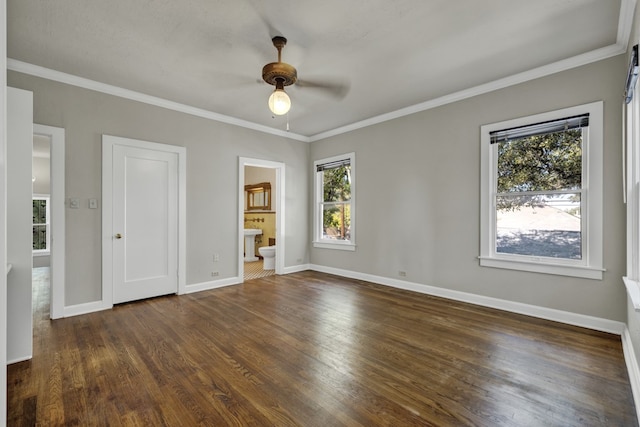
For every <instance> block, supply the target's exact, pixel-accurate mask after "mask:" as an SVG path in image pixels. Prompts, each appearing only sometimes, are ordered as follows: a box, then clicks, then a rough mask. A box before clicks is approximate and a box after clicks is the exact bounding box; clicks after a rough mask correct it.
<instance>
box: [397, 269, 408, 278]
mask: <svg viewBox="0 0 640 427" xmlns="http://www.w3.org/2000/svg"><path fill="white" fill-rule="evenodd" d="M398 276H400V277H407V272H406V271H402V270H400V271H398Z"/></svg>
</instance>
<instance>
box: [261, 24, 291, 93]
mask: <svg viewBox="0 0 640 427" xmlns="http://www.w3.org/2000/svg"><path fill="white" fill-rule="evenodd" d="M271 41H272V42H273V45H274V46H275V47H276V49H278V62H271V63H270V64H267V65H265V66H264V67H262V79H263V80H264V81H265V82H267V83H269V84H270V85H273V86H279V85H282V86H290V85H292V84H294V83H295V82H296V80H297V79H298V72H297V71H296V69H295V67H294V66H293V65H289V64H287V63H286V62H282V61H281V60H280V55H281V54H282V48H283V47H284V46H285V45H286V44H287V39H286V38H284V37H282V36H276V37H274V38H273V39H272V40H271ZM282 86H281V87H282Z"/></svg>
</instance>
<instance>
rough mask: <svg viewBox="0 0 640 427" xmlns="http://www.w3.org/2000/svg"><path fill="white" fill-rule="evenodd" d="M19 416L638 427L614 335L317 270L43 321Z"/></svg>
mask: <svg viewBox="0 0 640 427" xmlns="http://www.w3.org/2000/svg"><path fill="white" fill-rule="evenodd" d="M34 296H35V301H36V312H35V323H34V324H35V331H34V340H35V341H34V357H33V360H31V361H27V362H21V363H17V364H14V365H11V366H9V372H8V413H9V420H8V425H10V426H21V425H41V426H56V425H80V426H107V425H108V426H120V425H122V426H129V425H131V426H156V425H158V426H162V425H167V426H198V425H202V426H274V425H275V426H323V427H327V426H340V425H345V426H379V425H384V426H430V425H434V426H565V427H566V426H635V425H637V417H636V413H635V409H634V405H633V399H632V395H631V388H630V385H629V379H628V376H627V372H626V368H625V363H624V360H623V355H622V345H621V341H620V337H618V336H614V335H610V334H606V333H600V332H594V331H591V330H587V329H581V328H577V327H572V326H567V325H563V324H559V323H554V322H549V321H544V320H540V319H535V318H530V317H526V316H521V315H516V314H511V313H506V312H501V311H497V310H493V309H487V308H482V307H477V306H473V305H469V304H464V303H459V302H454V301H449V300H445V299H440V298H434V297H429V296H426V295H421V294H417V293H412V292H407V291H401V290H397V289H391V288H387V287H384V286H379V285H374V284H371V283H366V282H361V281H357V280H350V279H344V278H340V277H337V276H331V275H326V274H321V273H315V272H303V273H296V274H291V275H287V276H271V277H267V278H263V279H256V280H253V281H249V282H246V283H245V284H244V285H238V286H230V287H226V288H221V289H217V290H212V291H205V292H200V293H197V294H191V295H183V296H168V297H161V298H155V299H150V300H146V301H140V302H135V303H130V304H124V305H120V306H117V307H115V308H114V309H113V310H109V311H103V312H99V313H93V314H88V315H84V316H77V317H72V318H67V319H60V320H56V321H50V320H48V303H47V301H48V298H49V295H48V292H47V288H46V286H45V287H43V290H37V289H34Z"/></svg>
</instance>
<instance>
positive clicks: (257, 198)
mask: <svg viewBox="0 0 640 427" xmlns="http://www.w3.org/2000/svg"><path fill="white" fill-rule="evenodd" d="M244 191H245V193H246V197H247V210H248V211H251V210H262V211H270V210H271V183H269V182H261V183H260V184H252V185H245V186H244Z"/></svg>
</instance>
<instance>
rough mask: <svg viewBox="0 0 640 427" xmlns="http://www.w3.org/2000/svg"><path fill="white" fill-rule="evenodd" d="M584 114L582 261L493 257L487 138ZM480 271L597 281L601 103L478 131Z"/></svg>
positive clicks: (491, 150)
mask: <svg viewBox="0 0 640 427" xmlns="http://www.w3.org/2000/svg"><path fill="white" fill-rule="evenodd" d="M585 113H588V114H589V127H588V129H585V130H584V131H583V144H582V145H583V146H582V196H581V197H582V200H581V220H582V248H583V252H582V259H580V260H570V259H563V258H550V257H539V256H531V255H519V254H505V253H498V252H497V250H496V236H497V233H496V228H497V227H496V207H495V198H496V193H497V161H498V150H497V146H495V144H493V146H492V144H491V143H490V142H491V139H490V135H489V134H490V132H492V131H498V130H502V129H508V128H516V127H523V126H527V125H531V124H535V123H541V122H546V121H551V120H557V119H561V118H563V117H572V116H577V115H580V114H585ZM480 134H481V135H480V144H481V147H480V156H481V167H480V175H481V176H480V183H481V191H480V256H479V260H480V265H481V266H483V267H494V268H504V269H510V270H520V271H528V272H536V273H545V274H555V275H561V276H572V277H580V278H586V279H594V280H602V278H603V272H604V271H605V270H604V268H603V230H602V228H603V209H604V205H603V161H602V159H603V103H602V101H598V102H593V103H589V104H583V105H578V106H575V107H569V108H563V109H560V110H554V111H549V112H545V113H540V114H535V115H531V116H526V117H520V118H516V119H511V120H505V121H502V122H498V123H491V124H487V125H483V126H481V128H480Z"/></svg>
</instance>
